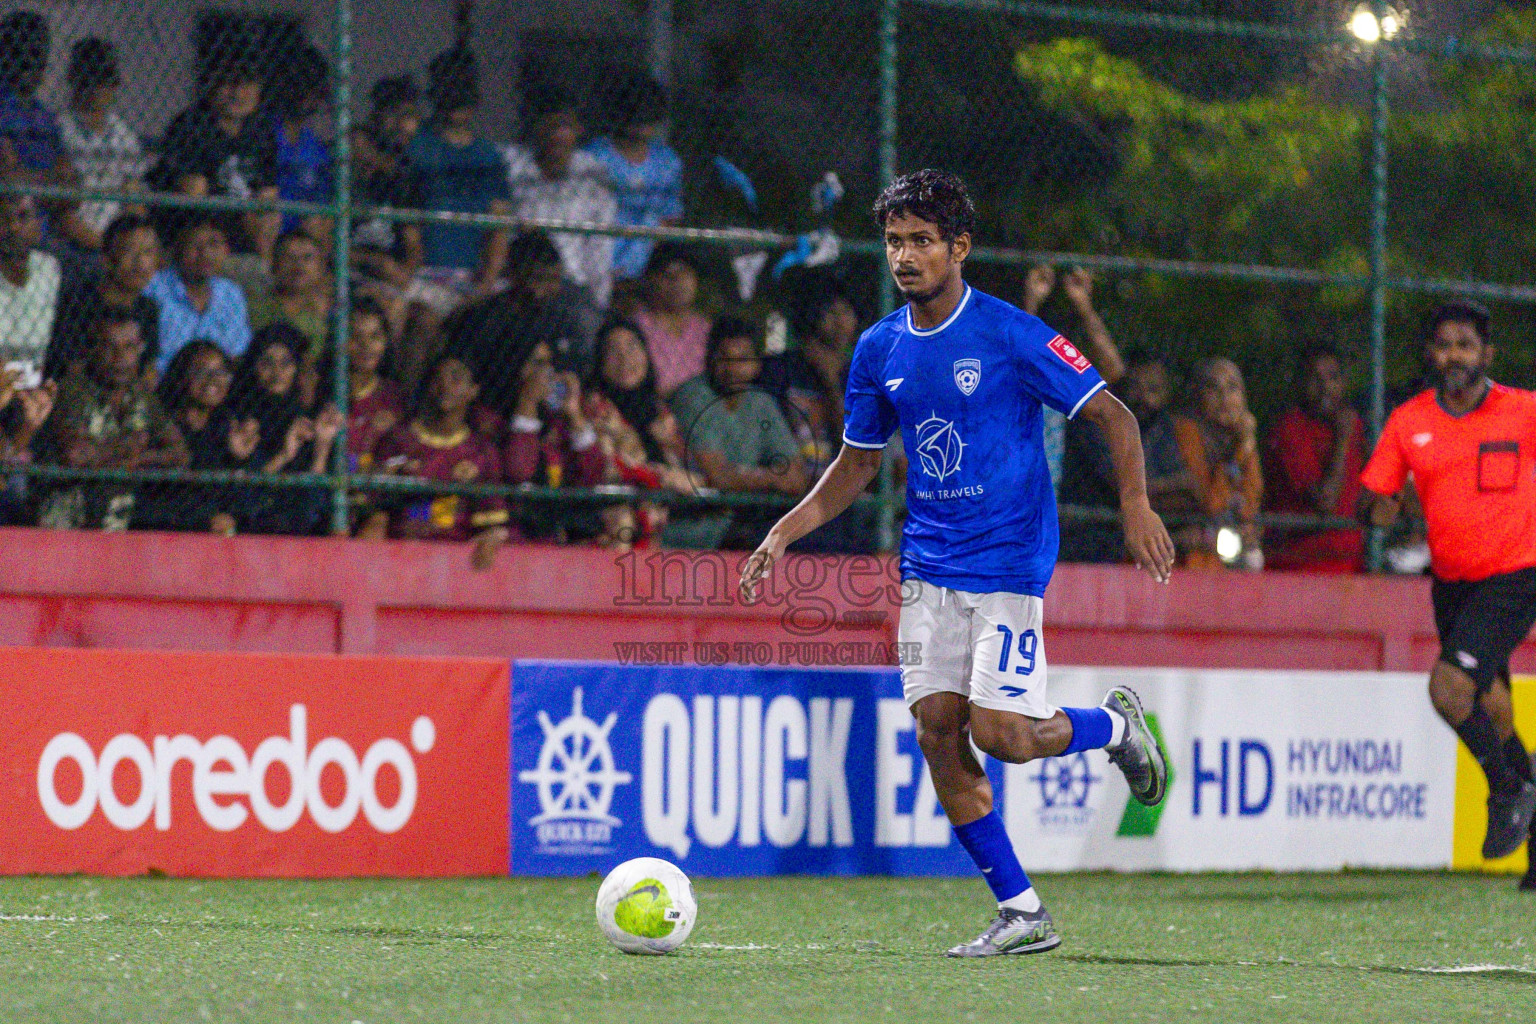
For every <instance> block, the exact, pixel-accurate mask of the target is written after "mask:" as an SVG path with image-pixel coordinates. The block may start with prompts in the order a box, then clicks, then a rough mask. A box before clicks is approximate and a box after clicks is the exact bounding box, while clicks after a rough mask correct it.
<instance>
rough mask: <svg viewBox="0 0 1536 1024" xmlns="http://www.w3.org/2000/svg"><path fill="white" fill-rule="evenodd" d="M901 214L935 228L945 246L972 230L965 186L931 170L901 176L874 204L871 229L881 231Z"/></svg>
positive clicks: (972, 215) (973, 213)
mask: <svg viewBox="0 0 1536 1024" xmlns="http://www.w3.org/2000/svg"><path fill="white" fill-rule="evenodd" d="M902 214H907V215H909V216H912V217H916V218H918V219H919V220H926V221H929V222H930V223H933V224H935V225H937V226H938V229H939V237H940V238H942V239H944V241H946V242H952V241H954V240H955V239H956V238H958V237H960V236H961V235H966V234H970V233H971V231H972V230H973V229H974V228H975V226H976V207H974V206H972V205H971V196H970V193H969V192H967V191H966V190H965V182H963V181H961V180H960V179H959V178H957V177H955V176H954V175H953V174H950V173H949V172H948V171H940V170H936V169H934V168H932V167H925V168H924V169H923V170H921V171H913V172H912V173H911V174H903V175H902V176H901V177H899V178H897V179H896V180H895V181H893V182H891V183H890V184H889V185H887V186H886V187H885V191H883V192H881V193H880V195H879V197H878V198H877V199H876V200H875V226H876V227H878V228H879V229H880V230H881V231H884V230H885V226H886V224H887V223H889V222H890V219H891V218H892V217H899V216H901V215H902Z"/></svg>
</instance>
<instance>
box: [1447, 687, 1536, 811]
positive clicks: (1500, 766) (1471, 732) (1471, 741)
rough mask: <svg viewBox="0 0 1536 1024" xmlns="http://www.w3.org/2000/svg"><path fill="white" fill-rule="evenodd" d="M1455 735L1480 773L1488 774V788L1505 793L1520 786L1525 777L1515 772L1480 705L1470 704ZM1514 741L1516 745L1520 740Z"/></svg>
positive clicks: (1502, 744)
mask: <svg viewBox="0 0 1536 1024" xmlns="http://www.w3.org/2000/svg"><path fill="white" fill-rule="evenodd" d="M1456 735H1458V736H1460V737H1461V742H1463V743H1465V744H1466V745H1467V749H1468V750H1470V751H1472V756H1473V757H1475V758H1477V763H1478V764H1479V765H1481V766H1482V768H1483V774H1484V775H1486V776H1488V788H1489V789H1490V790H1491V791H1493V792H1495V793H1508V792H1509V791H1510V790H1513V789H1519V788H1520V783H1521V782H1522V781H1524V780H1523V779H1522V778H1521V777H1520V776H1519V775H1517V774H1515V767H1514V765H1513V764H1511V763H1510V759H1509V757H1508V756H1507V755H1506V754H1505V745H1504V743H1503V742H1502V741H1501V740H1500V739H1499V730H1498V729H1497V728H1495V727H1494V724H1493V719H1491V718H1489V717H1488V712H1486V711H1484V710H1483V708H1482V706H1481V705H1480V704H1473V706H1472V714H1470V715H1468V716H1467V720H1466V721H1465V722H1462V723H1461V724H1460V725H1458V726H1457V727H1456ZM1515 743H1516V744H1518V743H1519V740H1516V741H1515ZM1527 767H1529V766H1527Z"/></svg>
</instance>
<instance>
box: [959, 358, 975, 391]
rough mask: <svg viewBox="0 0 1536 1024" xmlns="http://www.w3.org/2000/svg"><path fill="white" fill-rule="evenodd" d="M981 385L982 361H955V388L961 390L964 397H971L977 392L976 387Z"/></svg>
mask: <svg viewBox="0 0 1536 1024" xmlns="http://www.w3.org/2000/svg"><path fill="white" fill-rule="evenodd" d="M980 383H981V360H980V359H956V360H955V387H957V388H959V389H960V393H961V394H962V395H967V396H969V395H970V394H971V393H972V392H973V391H975V390H976V385H978V384H980Z"/></svg>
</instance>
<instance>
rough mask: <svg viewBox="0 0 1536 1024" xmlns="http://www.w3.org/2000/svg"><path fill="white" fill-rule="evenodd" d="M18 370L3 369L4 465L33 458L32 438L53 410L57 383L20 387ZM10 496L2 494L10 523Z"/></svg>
mask: <svg viewBox="0 0 1536 1024" xmlns="http://www.w3.org/2000/svg"><path fill="white" fill-rule="evenodd" d="M17 378H18V375H17V373H16V372H15V371H14V370H7V369H4V368H0V467H3V466H5V465H16V464H19V463H28V462H31V461H32V457H31V450H30V448H31V445H32V439H33V438H34V437H36V436H37V432H38V431H39V430H41V429H42V427H43V424H44V423H46V422H47V421H48V416H49V414H50V413H51V412H53V398H54V395H55V394H57V391H58V389H57V386H56V385H54V384H53V383H52V382H51V381H50V382H49V383H47V384H44V385H42V386H41V387H35V388H25V389H23V388H20V387H18V386H17V383H18V379H17ZM6 505H7V499H6V495H5V494H3V493H0V522H7V523H8V522H10V519H9V518H8V517H7V516H6V515H5V508H6Z"/></svg>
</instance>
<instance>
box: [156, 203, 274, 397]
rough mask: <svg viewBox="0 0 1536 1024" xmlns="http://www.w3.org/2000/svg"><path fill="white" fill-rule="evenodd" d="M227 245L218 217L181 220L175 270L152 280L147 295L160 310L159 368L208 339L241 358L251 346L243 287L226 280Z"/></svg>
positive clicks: (190, 215)
mask: <svg viewBox="0 0 1536 1024" xmlns="http://www.w3.org/2000/svg"><path fill="white" fill-rule="evenodd" d="M228 259H229V243H228V241H227V240H226V238H225V237H224V228H223V226H222V221H221V220H220V219H219V218H218V217H217V216H215V215H211V214H204V213H196V212H189V213H187V214H185V215H183V216H182V217H180V218H179V219H178V221H177V222H176V228H175V241H174V245H173V258H172V262H171V265H170V266H169V267H167V268H166V269H165V270H162V271H160V272H159V273H158V274H156V275H155V276H154V277H153V278H151V279H150V282H149V286H148V287H147V288H145V289H144V294H145V295H147V296H148V297H149V298H151V299H153V300H154V301H155V302H156V303H157V304H158V305H159V307H160V357H159V358H160V368H161V369H162V370H163V369H164V368H165V366H166V365H167V364H169V363H170V361H171V358H172V357H173V356H174V355H176V353H177V351H179V350H180V349H181V347H182V346H183V345H185V344H186V343H187V342H189V341H191V340H192V339H193V338H206V339H208V340H209V341H212V342H214V343H215V344H217V345H218V346H219V348H221V349H223V350H224V354H225V355H227V356H229V357H230V358H231V359H238V358H240V356H241V355H242V354H243V353H244V352H245V349H246V346H248V345H249V344H250V343H251V321H250V315H249V313H248V312H247V309H246V305H245V293H244V292H243V291H241V290H240V286H239V285H237V284H235V282H233V281H231V280H230V279H229V278H227V277H224V276H222V275H223V273H224V264H225V262H226V261H227V260H228Z"/></svg>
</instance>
